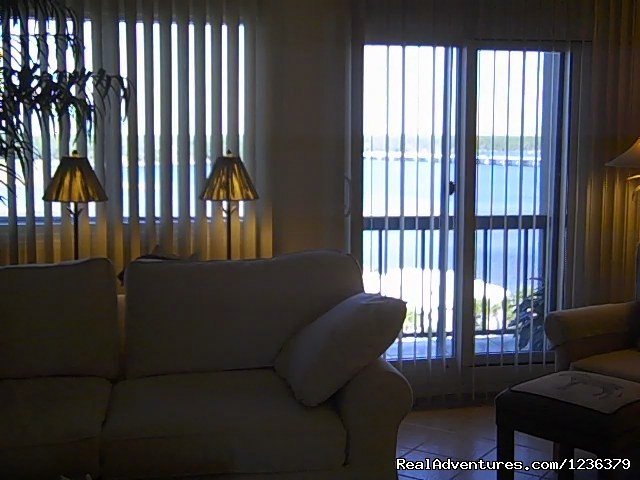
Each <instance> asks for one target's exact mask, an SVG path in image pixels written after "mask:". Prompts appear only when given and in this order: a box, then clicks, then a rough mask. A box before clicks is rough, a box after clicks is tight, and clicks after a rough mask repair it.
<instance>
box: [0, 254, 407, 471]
mask: <svg viewBox="0 0 640 480" xmlns="http://www.w3.org/2000/svg"><path fill="white" fill-rule="evenodd" d="M362 290H363V287H362V280H361V272H360V270H359V267H358V265H357V264H356V262H355V261H354V260H353V259H352V258H351V257H349V256H347V255H343V254H339V253H335V252H308V253H302V254H293V255H287V256H283V257H279V258H276V259H271V260H254V261H236V262H195V263H192V262H158V261H145V262H134V263H133V264H131V266H130V267H129V268H128V269H127V278H126V302H125V300H124V298H125V297H124V296H120V298H119V299H118V301H117V300H116V287H115V275H114V272H113V268H112V266H111V264H110V263H109V262H108V260H105V259H92V260H86V261H80V262H71V263H66V264H59V265H38V266H34V265H31V266H17V267H5V268H0V329H1V330H0V478H2V479H21V478H37V479H48V478H51V479H57V478H58V476H59V475H61V474H64V475H66V476H68V477H73V478H84V477H83V475H84V474H91V475H92V476H93V478H94V479H95V478H126V479H133V478H203V479H204V478H224V479H253V478H263V477H264V478H268V479H273V480H276V479H292V480H293V479H300V480H304V479H309V480H315V479H371V480H375V479H391V478H396V473H395V462H394V459H395V448H396V436H397V429H398V426H399V423H400V421H401V420H402V419H403V417H404V416H405V415H406V413H407V412H408V411H409V409H410V407H411V405H412V394H411V390H410V387H409V385H408V383H407V381H406V380H405V378H404V377H403V376H402V375H400V374H399V373H398V372H397V371H396V370H395V369H394V368H393V367H392V366H391V365H389V364H388V363H387V362H385V361H383V360H382V359H380V358H379V352H378V353H375V352H376V350H375V348H379V346H380V340H381V338H377V339H376V338H375V336H376V335H377V334H378V332H380V331H384V330H385V328H386V330H387V334H386V335H387V337H388V335H389V329H388V328H387V326H386V325H387V323H388V324H390V325H395V326H394V327H392V328H395V333H393V331H392V332H391V335H392V336H393V335H395V334H396V333H397V325H401V322H402V319H397V318H395V319H393V322H386V321H384V323H381V324H380V325H379V326H376V324H373V327H374V328H372V331H371V332H370V334H367V333H366V332H365V334H364V335H362V334H361V335H360V336H359V337H357V338H356V337H353V338H350V337H349V335H352V334H353V333H354V332H350V331H349V330H348V329H347V330H341V329H344V328H345V326H348V325H349V324H350V323H351V320H352V319H350V318H346V317H344V315H347V316H348V315H349V312H350V310H349V307H348V304H349V302H351V300H352V299H354V298H358V297H361V296H363V294H362V293H361V292H362ZM391 300H392V299H385V298H384V297H382V298H380V297H378V298H377V299H374V303H375V304H376V305H374V307H375V309H376V311H379V307H380V305H382V307H383V310H382V312H383V313H385V310H384V308H387V307H390V308H391V310H390V311H391V312H398V305H397V303H398V302H399V301H397V300H395V303H393V301H391ZM367 301H369V300H367ZM125 303H126V306H125ZM365 303H366V302H365ZM118 304H119V309H120V311H121V312H122V313H124V312H126V313H125V315H124V318H123V316H122V315H120V316H119V315H118V314H117V311H118ZM345 304H347V307H341V305H345ZM401 306H402V308H404V304H402V305H401ZM369 307H371V305H369ZM369 307H367V308H369ZM345 308H346V309H345ZM357 308H360V307H357ZM326 312H328V313H326ZM335 312H337V313H335ZM332 315H333V316H334V317H335V318H334V317H332ZM336 315H337V317H336ZM341 315H342V316H341ZM394 315H395V316H396V317H397V316H398V314H397V313H396V314H394ZM118 317H120V318H119V319H118ZM326 318H329V320H328V321H329V322H331V321H334V324H331V323H327V322H325V320H326ZM365 320H367V319H365ZM379 320H380V319H379ZM357 321H358V320H357V319H354V320H353V322H354V323H355V322H357ZM367 321H369V320H367ZM398 321H399V322H400V323H398ZM323 322H325V323H323ZM336 322H337V323H336ZM118 324H120V325H118ZM327 325H329V326H327ZM332 325H333V326H332ZM335 325H337V327H336V326H335ZM362 325H366V323H365V324H361V325H360V326H362ZM305 332H306V333H307V336H306V338H304V337H305ZM387 337H385V338H384V339H382V341H384V342H387V343H389V342H390V341H391V339H389V338H387ZM344 339H346V340H348V341H352V342H355V343H354V344H353V345H352V346H353V349H352V350H350V349H349V348H351V347H349V348H347V349H345V348H344V346H345V345H344V342H343V343H341V341H342V340H344ZM349 345H351V344H349ZM372 345H377V347H375V348H373V350H372V349H371V348H370V347H371V346H372ZM336 346H338V347H340V348H342V351H340V350H335V349H334V350H332V348H335V347H336ZM323 349H324V350H323ZM323 351H326V352H328V353H327V355H326V356H327V357H335V359H334V361H337V362H339V363H331V362H329V363H328V364H327V363H326V362H324V360H323V362H324V363H323V362H318V360H322V359H321V358H320V357H321V356H320V355H317V352H323ZM283 352H285V353H283ZM314 352H315V353H314ZM332 352H333V353H332ZM363 352H364V356H363V355H360V354H362V353H363ZM359 355H360V358H359V359H358V356H359ZM369 357H370V359H369V360H367V361H366V364H358V362H363V361H364V360H363V358H369ZM354 358H355V359H356V360H355V363H354V361H353V359H354ZM274 365H275V367H274ZM343 365H350V367H349V368H351V370H344V368H343ZM323 369H324V370H323ZM334 370H335V371H341V372H342V377H340V375H337V374H336V375H334ZM305 372H307V374H306V375H305ZM309 372H312V373H310V374H309ZM313 372H319V373H316V374H314V373H313ZM345 372H346V373H345ZM345 374H346V375H348V376H347V377H345V376H344V375H345ZM327 379H329V383H327ZM332 382H333V383H332ZM334 389H335V390H336V391H335V393H334V392H333V390H334ZM325 397H328V398H325ZM297 398H299V399H297ZM305 403H306V404H305ZM309 405H314V406H309Z"/></svg>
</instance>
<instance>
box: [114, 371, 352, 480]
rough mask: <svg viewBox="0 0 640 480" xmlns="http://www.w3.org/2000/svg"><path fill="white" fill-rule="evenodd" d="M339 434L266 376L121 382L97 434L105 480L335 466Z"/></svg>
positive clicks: (335, 423) (341, 449)
mask: <svg viewBox="0 0 640 480" xmlns="http://www.w3.org/2000/svg"><path fill="white" fill-rule="evenodd" d="M345 448H346V432H345V430H344V428H343V426H342V422H341V421H340V418H339V417H338V415H337V414H336V413H335V411H334V410H333V409H332V408H330V407H329V406H328V405H323V406H321V407H317V408H307V407H305V406H303V405H301V404H300V403H299V402H297V401H296V400H295V398H293V395H292V394H291V391H290V390H289V388H288V387H287V385H286V384H285V382H284V381H283V380H282V379H280V378H279V377H278V376H277V375H276V374H275V372H274V371H273V370H271V369H260V370H244V371H243V370H239V371H228V372H215V373H192V374H180V375H165V376H157V377H147V378H142V379H135V380H125V381H123V382H121V383H119V384H118V385H116V386H115V388H114V392H113V400H112V403H111V408H110V410H109V416H108V418H107V421H106V423H105V427H104V431H103V450H102V452H103V465H104V471H105V473H106V475H107V476H108V477H110V476H113V477H119V476H123V477H135V478H137V477H144V478H146V477H153V476H158V477H164V476H172V475H175V476H180V475H198V474H218V473H257V472H289V471H302V470H323V469H332V468H336V467H339V466H341V465H342V464H343V462H344V460H345Z"/></svg>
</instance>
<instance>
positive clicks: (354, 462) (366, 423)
mask: <svg viewBox="0 0 640 480" xmlns="http://www.w3.org/2000/svg"><path fill="white" fill-rule="evenodd" d="M334 401H335V406H336V409H337V411H338V414H339V415H340V417H341V418H342V422H343V423H344V425H345V427H346V429H347V437H348V444H347V464H348V465H349V467H350V468H354V469H357V470H358V471H359V472H367V473H371V474H372V472H376V475H375V476H372V477H362V478H395V477H392V476H391V475H393V474H394V473H395V471H396V466H395V458H396V443H397V436H398V427H399V425H400V422H401V421H402V419H403V418H404V417H405V416H406V415H407V413H409V411H410V410H411V407H412V405H413V392H412V391H411V387H410V385H409V382H407V380H406V378H405V377H404V376H403V375H402V374H400V373H399V372H398V371H397V370H396V369H395V368H394V367H393V366H391V365H390V364H389V363H387V362H386V361H384V360H382V359H381V358H378V359H376V360H375V361H374V362H372V363H371V364H369V365H368V366H367V367H365V368H364V369H362V370H361V371H360V372H359V373H358V374H357V375H356V376H355V377H353V378H352V379H351V380H350V381H349V383H347V384H346V385H345V386H344V387H342V388H341V389H340V390H339V391H338V392H337V393H336V395H335V396H334Z"/></svg>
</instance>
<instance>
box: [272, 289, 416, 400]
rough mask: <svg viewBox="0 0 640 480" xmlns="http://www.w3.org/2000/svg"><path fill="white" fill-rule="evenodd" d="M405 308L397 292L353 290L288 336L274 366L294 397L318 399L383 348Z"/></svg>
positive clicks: (391, 340)
mask: <svg viewBox="0 0 640 480" xmlns="http://www.w3.org/2000/svg"><path fill="white" fill-rule="evenodd" d="M406 313H407V307H406V305H405V303H404V302H403V301H402V300H399V299H397V298H391V297H383V296H381V295H377V294H370V293H360V294H357V295H354V296H352V297H350V298H348V299H346V300H344V301H343V302H341V303H340V304H339V305H337V306H335V307H334V308H332V309H331V310H329V311H328V312H327V313H325V314H324V315H322V316H321V317H320V318H318V319H317V320H316V321H314V322H312V323H310V324H309V325H307V326H306V327H304V328H303V329H302V330H301V331H300V332H299V333H298V334H297V335H295V336H293V337H292V338H291V339H289V340H288V341H287V342H286V343H285V345H284V348H283V349H282V352H281V353H280V354H279V355H278V357H277V358H276V362H275V369H276V371H277V372H278V374H280V375H281V376H282V377H283V378H285V379H286V380H287V382H289V384H290V385H291V388H293V391H294V393H295V396H296V398H297V399H298V400H300V401H301V402H302V403H304V404H305V405H308V406H315V405H319V404H320V403H322V402H324V401H325V400H327V399H328V398H329V397H330V396H331V395H333V394H334V393H335V392H337V391H338V390H339V389H340V388H341V387H342V386H343V385H344V384H345V383H347V382H348V381H349V380H350V379H351V378H352V377H353V376H354V375H355V374H356V373H358V371H359V370H360V369H362V368H363V367H365V366H366V365H368V364H369V363H371V362H373V361H374V360H375V359H376V358H377V357H379V356H380V355H382V353H384V351H385V350H386V349H387V348H388V347H389V345H391V344H392V343H393V341H394V339H395V338H396V336H397V335H398V332H399V331H400V329H401V328H402V324H403V322H404V318H405V315H406Z"/></svg>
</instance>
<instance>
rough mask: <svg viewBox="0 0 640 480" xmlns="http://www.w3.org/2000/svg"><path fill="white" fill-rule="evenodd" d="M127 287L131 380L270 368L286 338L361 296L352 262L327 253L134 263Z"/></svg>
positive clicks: (360, 283) (357, 271)
mask: <svg viewBox="0 0 640 480" xmlns="http://www.w3.org/2000/svg"><path fill="white" fill-rule="evenodd" d="M125 285H126V289H127V319H126V327H125V328H126V330H127V360H126V375H127V377H128V378H136V377H142V376H147V375H161V374H167V373H181V372H210V371H220V370H231V369H242V368H260V367H270V366H272V365H273V361H274V359H275V357H276V355H277V353H278V351H279V350H280V349H281V348H282V345H283V344H284V342H285V340H286V339H287V338H289V337H290V336H291V335H293V333H295V332H296V331H298V330H299V329H300V328H302V327H303V326H305V325H307V324H308V323H310V322H312V321H313V320H315V319H316V318H318V317H319V316H320V315H322V314H323V313H325V312H327V311H328V310H330V309H331V308H332V307H334V306H335V305H337V304H338V303H340V302H341V301H342V300H344V299H345V298H348V297H350V296H352V295H354V294H356V293H359V292H362V289H363V287H362V275H361V272H360V269H359V267H358V265H357V263H356V262H355V260H354V259H353V258H352V257H351V256H348V255H344V254H340V253H337V252H327V251H322V252H306V253H300V254H291V255H284V256H281V257H276V258H274V259H268V260H247V261H233V262H228V261H212V262H160V261H153V260H146V261H138V262H133V263H132V264H131V265H130V266H129V268H128V269H127V278H126V281H125Z"/></svg>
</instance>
